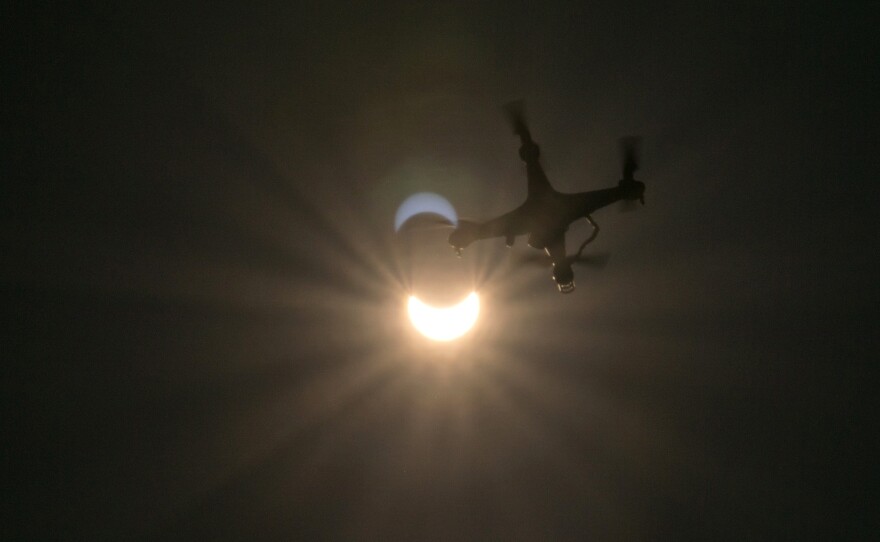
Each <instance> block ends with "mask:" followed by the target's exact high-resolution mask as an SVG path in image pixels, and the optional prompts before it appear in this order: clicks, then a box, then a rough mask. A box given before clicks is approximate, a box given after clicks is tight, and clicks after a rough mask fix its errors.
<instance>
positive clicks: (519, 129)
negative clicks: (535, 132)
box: [504, 100, 531, 140]
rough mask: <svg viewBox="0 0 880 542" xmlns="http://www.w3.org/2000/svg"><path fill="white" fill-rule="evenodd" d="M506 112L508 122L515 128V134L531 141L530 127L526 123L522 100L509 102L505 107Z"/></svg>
mask: <svg viewBox="0 0 880 542" xmlns="http://www.w3.org/2000/svg"><path fill="white" fill-rule="evenodd" d="M504 112H505V113H506V114H507V120H508V121H510V125H511V126H512V127H513V133H515V134H516V135H518V136H520V137H523V138H524V139H527V140H528V139H531V135H530V134H529V127H528V124H527V123H526V114H525V105H524V102H523V101H522V100H516V101H513V102H509V103H507V104H505V105H504Z"/></svg>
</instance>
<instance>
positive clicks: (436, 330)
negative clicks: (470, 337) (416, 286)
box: [407, 292, 480, 341]
mask: <svg viewBox="0 0 880 542" xmlns="http://www.w3.org/2000/svg"><path fill="white" fill-rule="evenodd" d="M407 308H408V310H409V319H410V321H411V322H412V325H413V327H415V328H416V330H418V332H419V333H421V334H422V335H424V336H425V337H427V338H429V339H431V340H433V341H452V340H455V339H457V338H459V337H461V336H462V335H464V334H465V333H467V332H468V331H469V330H470V329H471V328H472V327H474V324H475V323H476V322H477V317H478V316H479V315H480V298H479V297H478V296H477V293H476V292H471V294H470V295H469V296H467V297H466V298H464V300H462V301H461V302H460V303H458V304H456V305H453V306H451V307H442V308H437V307H432V306H430V305H427V304H425V303H424V302H422V301H421V300H419V299H418V298H417V297H416V296H414V295H413V296H410V298H409V304H408V306H407Z"/></svg>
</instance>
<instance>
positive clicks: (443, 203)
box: [394, 192, 458, 231]
mask: <svg viewBox="0 0 880 542" xmlns="http://www.w3.org/2000/svg"><path fill="white" fill-rule="evenodd" d="M422 213H432V214H435V215H440V216H442V217H443V218H445V219H446V220H448V221H449V223H450V224H452V225H453V226H457V225H458V214H457V213H456V212H455V208H454V207H453V206H452V204H451V203H449V200H447V199H446V198H444V197H443V196H441V195H439V194H434V193H432V192H419V193H418V194H413V195H412V196H410V197H408V198H406V199H405V200H403V203H401V204H400V207H398V208H397V214H395V216H394V229H395V231H399V230H400V227H401V226H403V224H404V223H405V222H406V221H407V220H409V219H410V218H412V217H414V216H415V215H418V214H422Z"/></svg>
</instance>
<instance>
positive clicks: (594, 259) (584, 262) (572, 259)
mask: <svg viewBox="0 0 880 542" xmlns="http://www.w3.org/2000/svg"><path fill="white" fill-rule="evenodd" d="M566 259H567V260H568V261H569V263H571V264H572V265H580V266H584V267H592V268H594V269H602V268H604V267H605V266H606V265H608V260H610V259H611V254H610V253H607V252H602V253H599V254H590V255H583V254H579V255H572V256H568V257H567V258H566ZM512 260H513V261H514V262H515V263H516V264H519V265H527V266H538V267H550V266H552V265H553V260H552V259H551V258H550V256H548V255H546V254H542V253H538V252H531V253H527V254H522V253H520V254H518V255H517V256H515V257H514V258H512Z"/></svg>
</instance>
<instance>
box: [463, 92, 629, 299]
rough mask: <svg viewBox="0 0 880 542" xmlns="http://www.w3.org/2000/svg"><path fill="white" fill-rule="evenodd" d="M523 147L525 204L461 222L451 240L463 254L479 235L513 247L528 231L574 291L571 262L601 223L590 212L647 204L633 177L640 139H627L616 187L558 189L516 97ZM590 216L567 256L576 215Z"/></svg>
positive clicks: (511, 111) (561, 284)
mask: <svg viewBox="0 0 880 542" xmlns="http://www.w3.org/2000/svg"><path fill="white" fill-rule="evenodd" d="M506 110H507V113H508V115H509V117H510V120H511V122H512V124H513V130H514V133H515V134H516V135H518V136H519V138H520V141H521V143H522V146H521V147H520V150H519V155H520V158H522V160H523V161H524V162H525V163H526V173H527V178H528V195H527V197H526V201H525V203H523V204H522V205H520V206H519V207H517V208H516V209H514V210H513V211H510V212H509V213H506V214H503V215H501V216H499V217H497V218H494V219H492V220H489V221H486V222H482V223H475V222H469V221H465V220H461V221H459V225H458V228H457V229H456V230H455V231H453V232H452V234H451V235H450V236H449V244H450V245H452V247H453V248H454V249H455V250H456V252H457V253H458V254H459V255H460V254H461V251H462V250H463V249H464V248H465V247H467V246H468V245H470V244H471V243H473V242H474V241H477V240H480V239H489V238H493V237H504V238H505V240H506V242H507V245H508V246H511V245H513V243H514V240H515V239H516V237H517V236H520V235H528V244H529V246H531V247H533V248H536V249H541V250H544V251H545V252H546V253H547V255H548V256H550V258H551V260H552V263H553V279H554V280H555V281H556V284H557V287H558V288H559V291H560V292H561V293H570V292H572V291H574V289H575V285H574V272H573V271H572V269H571V264H572V263H574V262H576V261H579V259H580V254H581V252H582V251H583V249H584V247H585V246H586V245H587V244H588V243H589V242H591V241H592V240H593V239H595V237H596V235H597V234H598V226H597V225H596V223H595V222H594V221H593V220H592V218H591V217H590V215H591V214H592V213H593V212H595V211H596V210H598V209H601V208H602V207H606V206H608V205H611V204H612V203H614V202H617V201H637V200H638V201H641V202H642V203H644V192H645V185H644V183H642V182H640V181H637V180H635V179H634V178H633V174H634V173H635V171H636V169H638V162H637V160H636V152H635V146H636V143H637V140H636V139H635V138H624V139H623V140H622V145H623V150H624V164H623V178H622V179H621V180H620V181H619V182H618V183H617V186H615V187H612V188H606V189H602V190H594V191H592V192H578V193H575V194H566V193H562V192H559V191H557V190H555V189H554V188H553V187H552V186H551V185H550V181H549V180H548V179H547V176H546V174H545V173H544V169H543V168H542V167H541V163H540V161H539V157H540V149H539V148H538V145H537V144H536V143H535V142H534V141H533V140H532V137H531V134H530V133H529V129H528V127H527V126H526V123H525V119H524V117H523V112H522V104H521V103H520V102H516V103H513V104H509V105H508V106H507V107H506ZM581 218H585V219H587V220H588V221H589V222H590V224H592V225H593V228H594V229H593V235H592V236H591V237H590V238H589V239H587V240H586V241H585V242H584V243H583V244H582V245H581V247H580V250H579V251H578V252H577V254H576V255H574V256H567V255H566V249H565V232H566V231H567V230H568V227H569V225H570V224H571V223H572V222H574V221H575V220H578V219H581Z"/></svg>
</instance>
